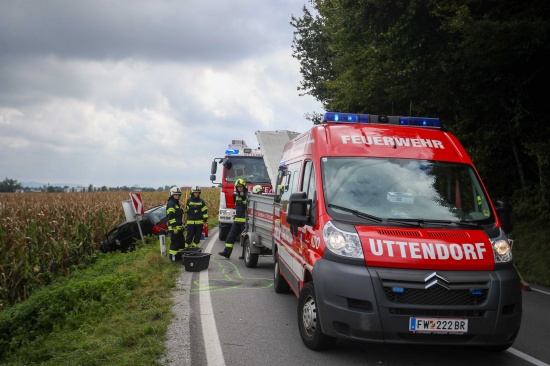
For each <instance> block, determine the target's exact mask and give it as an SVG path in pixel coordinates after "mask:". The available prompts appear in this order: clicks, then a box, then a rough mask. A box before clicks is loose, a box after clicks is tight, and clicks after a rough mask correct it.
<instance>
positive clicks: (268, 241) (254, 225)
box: [241, 194, 275, 268]
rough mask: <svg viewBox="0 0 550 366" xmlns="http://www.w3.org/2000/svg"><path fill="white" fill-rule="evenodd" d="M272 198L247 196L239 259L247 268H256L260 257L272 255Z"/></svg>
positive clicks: (267, 195) (265, 195) (254, 195)
mask: <svg viewBox="0 0 550 366" xmlns="http://www.w3.org/2000/svg"><path fill="white" fill-rule="evenodd" d="M274 198H275V196H274V195H272V194H250V195H249V196H248V205H247V217H246V227H245V230H244V232H243V233H242V235H241V245H242V248H243V254H242V257H241V258H244V263H245V265H246V266H247V267H248V268H255V267H256V265H257V264H258V257H259V256H260V255H272V251H271V249H272V247H273V236H272V230H273V217H274V216H273V207H274Z"/></svg>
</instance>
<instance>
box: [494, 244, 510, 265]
mask: <svg viewBox="0 0 550 366" xmlns="http://www.w3.org/2000/svg"><path fill="white" fill-rule="evenodd" d="M492 244H493V253H494V254H495V263H506V262H510V261H511V260H512V247H511V246H510V243H509V242H508V240H506V239H498V240H495V241H493V242H492Z"/></svg>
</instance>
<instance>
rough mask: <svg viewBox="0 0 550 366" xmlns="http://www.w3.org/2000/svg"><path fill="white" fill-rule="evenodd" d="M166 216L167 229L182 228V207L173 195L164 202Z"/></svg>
mask: <svg viewBox="0 0 550 366" xmlns="http://www.w3.org/2000/svg"><path fill="white" fill-rule="evenodd" d="M166 216H167V218H168V230H169V231H174V230H176V229H177V230H180V231H181V230H183V222H182V220H183V208H182V207H181V206H180V203H179V201H178V200H176V199H174V197H170V198H169V199H168V203H167V204H166Z"/></svg>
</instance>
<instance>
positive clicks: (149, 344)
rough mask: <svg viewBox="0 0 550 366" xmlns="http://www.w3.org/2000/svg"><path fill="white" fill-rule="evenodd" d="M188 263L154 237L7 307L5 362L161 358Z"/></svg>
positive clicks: (2, 332)
mask: <svg viewBox="0 0 550 366" xmlns="http://www.w3.org/2000/svg"><path fill="white" fill-rule="evenodd" d="M181 271H182V266H181V265H177V264H173V263H170V262H169V261H168V260H167V259H166V258H163V257H161V256H160V254H159V248H158V239H157V238H154V237H147V238H146V240H145V244H143V243H141V242H138V248H137V250H136V251H134V252H131V253H126V254H122V253H109V254H102V253H99V252H98V254H97V256H96V261H95V263H94V264H93V265H90V266H87V267H86V268H75V269H74V271H73V272H72V274H71V275H70V276H69V277H65V278H61V279H59V280H58V281H56V282H55V283H53V284H51V285H49V286H47V287H45V288H43V289H40V290H38V291H36V292H35V293H34V294H33V295H32V296H31V297H30V298H29V299H27V300H26V301H24V302H22V303H19V304H16V305H14V306H12V307H10V308H7V309H5V310H4V311H2V312H0V365H10V366H16V365H88V366H94V365H113V366H114V365H133V366H136V365H144V366H145V365H147V366H151V365H161V363H160V361H159V360H160V358H161V356H162V355H163V353H164V351H165V348H164V341H165V339H166V332H167V328H168V325H169V324H170V321H171V308H172V290H173V289H174V287H175V285H176V279H177V277H178V276H179V274H180V273H181Z"/></svg>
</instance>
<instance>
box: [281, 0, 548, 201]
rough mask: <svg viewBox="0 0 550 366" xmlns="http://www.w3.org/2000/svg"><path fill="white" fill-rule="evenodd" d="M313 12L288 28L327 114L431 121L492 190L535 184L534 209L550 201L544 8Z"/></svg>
mask: <svg viewBox="0 0 550 366" xmlns="http://www.w3.org/2000/svg"><path fill="white" fill-rule="evenodd" d="M312 6H313V9H314V10H315V11H316V14H313V13H312V12H310V11H309V10H307V9H306V8H304V15H303V17H302V18H294V17H293V18H292V22H291V25H293V26H294V27H295V28H296V32H295V33H294V41H293V50H294V53H293V56H294V57H295V58H297V59H298V60H299V61H300V65H301V73H302V78H303V81H302V82H301V84H300V87H299V89H301V90H302V91H303V92H304V93H305V94H310V95H312V96H314V97H315V98H317V99H318V100H319V101H320V102H322V103H323V105H324V106H325V108H326V110H329V111H342V112H362V113H372V114H398V115H423V116H439V117H441V118H442V120H443V121H444V126H445V127H446V128H447V129H448V130H450V131H451V132H453V133H455V134H456V135H457V137H458V138H459V139H460V140H461V141H462V142H463V143H464V144H465V145H466V148H467V150H468V152H469V153H470V155H471V156H472V158H473V159H474V161H475V162H476V166H477V167H478V169H479V170H480V172H481V174H482V175H483V176H484V180H485V182H486V184H487V185H488V188H489V191H490V192H496V193H497V194H496V196H503V197H511V196H512V194H513V193H514V191H517V190H518V189H519V188H521V187H524V186H531V184H532V183H534V182H536V183H537V187H538V192H536V194H538V195H540V201H541V202H543V204H544V202H547V201H548V200H547V197H546V194H547V192H548V188H547V187H548V186H549V181H548V179H550V178H549V177H550V172H549V171H548V169H549V168H548V165H549V164H548V163H547V160H548V159H547V158H546V156H547V153H546V151H549V150H550V146H549V143H548V141H550V124H549V121H548V119H549V117H548V116H547V113H546V110H545V108H546V105H545V100H544V99H545V93H541V92H540V91H541V90H545V87H546V85H547V84H548V80H549V79H550V69H549V68H548V67H547V66H546V60H547V59H548V56H549V54H550V42H549V41H550V39H549V37H550V21H549V19H550V3H548V2H544V1H530V2H517V1H515V0H498V1H497V0H456V1H452V2H441V1H437V0H420V1H401V2H397V1H393V2H388V1H382V0H354V1H352V0H330V1H328V0H316V1H312ZM534 146H537V148H533V147H534ZM540 149H544V150H540ZM514 167H515V168H514ZM511 168H512V169H511ZM545 187H546V188H545ZM530 194H535V193H534V192H532V191H530Z"/></svg>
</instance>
